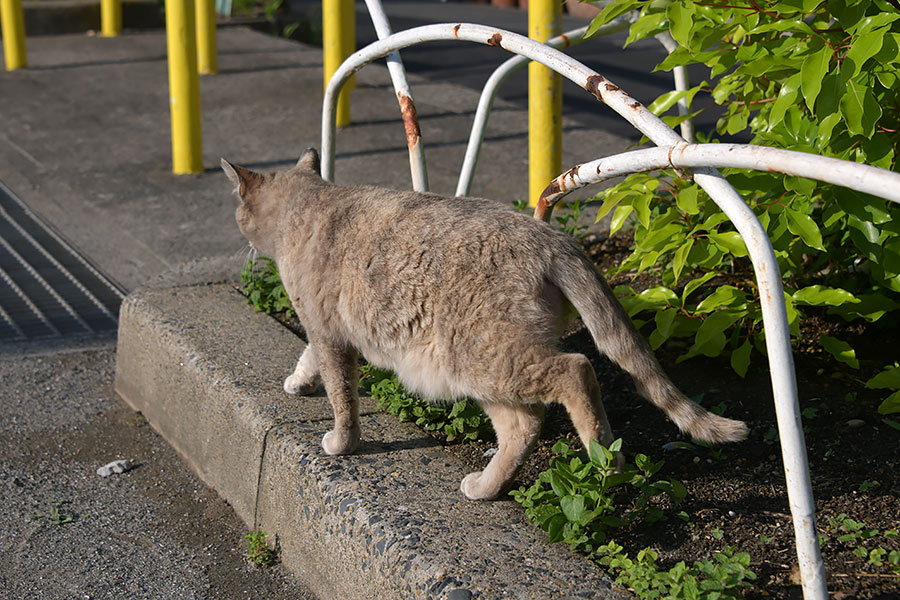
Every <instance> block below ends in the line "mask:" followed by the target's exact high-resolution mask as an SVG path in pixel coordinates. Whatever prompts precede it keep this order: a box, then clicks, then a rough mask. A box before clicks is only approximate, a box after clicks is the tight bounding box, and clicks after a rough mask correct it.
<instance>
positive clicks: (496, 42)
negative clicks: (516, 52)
mask: <svg viewBox="0 0 900 600" xmlns="http://www.w3.org/2000/svg"><path fill="white" fill-rule="evenodd" d="M502 41H503V36H502V35H500V34H499V33H495V34H494V35H492V36H491V39H489V40H488V44H490V45H491V46H499V45H500V42H502Z"/></svg>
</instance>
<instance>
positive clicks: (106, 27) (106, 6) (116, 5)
mask: <svg viewBox="0 0 900 600" xmlns="http://www.w3.org/2000/svg"><path fill="white" fill-rule="evenodd" d="M120 33H122V0H100V34H101V35H102V36H103V37H116V36H117V35H119V34H120Z"/></svg>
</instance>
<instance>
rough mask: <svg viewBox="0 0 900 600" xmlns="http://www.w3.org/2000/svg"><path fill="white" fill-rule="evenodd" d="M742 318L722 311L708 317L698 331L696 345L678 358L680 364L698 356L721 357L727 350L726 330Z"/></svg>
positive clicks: (695, 339)
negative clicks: (725, 349) (724, 350)
mask: <svg viewBox="0 0 900 600" xmlns="http://www.w3.org/2000/svg"><path fill="white" fill-rule="evenodd" d="M740 317H741V315H740V314H737V313H734V312H731V311H727V310H720V311H717V312H714V313H712V314H711V315H709V316H708V317H706V319H704V320H703V324H702V325H700V328H699V329H698V330H697V336H696V337H695V338H694V345H693V346H691V348H690V349H689V350H688V351H687V353H685V354H682V355H681V356H679V357H678V359H677V360H678V362H680V361H682V360H684V359H686V358H690V357H691V356H696V355H697V354H703V355H705V356H718V355H720V354H721V353H722V350H723V349H724V348H725V342H726V338H725V330H726V329H728V328H729V327H731V326H732V325H734V323H735V322H736V321H737V320H738V319H739V318H740Z"/></svg>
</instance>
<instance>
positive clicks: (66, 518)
mask: <svg viewBox="0 0 900 600" xmlns="http://www.w3.org/2000/svg"><path fill="white" fill-rule="evenodd" d="M63 504H68V501H67V500H56V501H54V502H51V503H50V510H49V511H48V512H47V513H45V514H42V515H28V518H29V519H30V520H32V521H43V522H46V523H49V524H50V525H65V524H66V523H71V522H73V521H74V520H75V515H74V514H72V513H70V512H65V511H63V510H60V507H61V506H62V505H63Z"/></svg>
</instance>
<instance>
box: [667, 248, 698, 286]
mask: <svg viewBox="0 0 900 600" xmlns="http://www.w3.org/2000/svg"><path fill="white" fill-rule="evenodd" d="M693 246H694V238H688V239H687V241H686V242H684V243H683V244H682V245H681V246H679V247H678V250H676V251H675V258H674V259H673V261H672V274H673V275H674V276H675V282H674V283H675V284H677V283H678V279H679V278H680V277H681V271H682V270H684V265H685V264H686V263H687V257H688V255H689V254H690V252H691V248H692V247H693Z"/></svg>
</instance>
